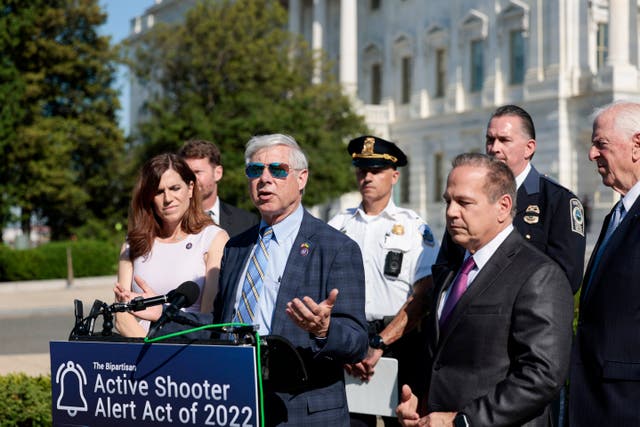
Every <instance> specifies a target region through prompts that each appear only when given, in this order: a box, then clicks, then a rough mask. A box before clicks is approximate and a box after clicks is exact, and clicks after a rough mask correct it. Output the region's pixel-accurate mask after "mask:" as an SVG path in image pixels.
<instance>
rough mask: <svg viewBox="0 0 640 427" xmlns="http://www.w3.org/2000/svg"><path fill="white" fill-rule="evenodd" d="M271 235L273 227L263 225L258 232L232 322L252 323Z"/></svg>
mask: <svg viewBox="0 0 640 427" xmlns="http://www.w3.org/2000/svg"><path fill="white" fill-rule="evenodd" d="M272 237H273V228H271V227H265V228H264V229H263V230H261V232H260V236H259V238H258V243H257V244H256V247H255V249H254V251H253V256H252V257H251V260H250V261H249V266H248V267H247V274H246V276H245V278H244V284H243V285H242V295H241V297H240V301H239V302H238V310H237V311H236V314H235V316H234V318H233V321H234V322H240V323H252V322H253V320H254V319H255V315H256V307H257V306H258V300H259V299H260V293H261V292H262V282H263V280H264V275H265V273H266V271H267V264H268V262H269V252H268V250H269V242H270V241H271V238H272Z"/></svg>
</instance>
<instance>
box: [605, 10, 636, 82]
mask: <svg viewBox="0 0 640 427" xmlns="http://www.w3.org/2000/svg"><path fill="white" fill-rule="evenodd" d="M634 1H635V0H634ZM632 12H633V15H631V14H632ZM635 17H636V15H635V8H632V7H631V0H609V55H608V58H607V67H608V68H609V69H608V70H607V72H606V73H605V74H606V77H607V78H606V80H607V81H610V82H611V88H612V90H613V91H614V92H615V91H626V90H635V89H637V87H638V71H637V69H636V67H634V66H632V65H631V63H630V62H629V46H630V42H629V40H630V39H629V27H630V19H631V18H633V19H636V18H635Z"/></svg>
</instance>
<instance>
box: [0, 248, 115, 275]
mask: <svg viewBox="0 0 640 427" xmlns="http://www.w3.org/2000/svg"><path fill="white" fill-rule="evenodd" d="M68 247H70V248H71V257H72V260H73V274H74V277H93V276H108V275H113V274H116V272H117V268H118V254H119V251H120V248H119V247H118V246H117V245H114V244H113V243H108V242H102V241H96V240H80V241H67V242H51V243H47V244H44V245H41V246H38V247H37V248H33V249H24V250H17V249H12V248H10V247H8V246H4V245H0V282H10V281H15V280H43V279H64V278H66V277H67V248H68Z"/></svg>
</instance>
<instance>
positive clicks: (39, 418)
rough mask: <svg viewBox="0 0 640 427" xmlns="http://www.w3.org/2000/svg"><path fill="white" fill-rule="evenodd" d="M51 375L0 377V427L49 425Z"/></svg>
mask: <svg viewBox="0 0 640 427" xmlns="http://www.w3.org/2000/svg"><path fill="white" fill-rule="evenodd" d="M51 424H52V419H51V377H50V376H49V375H47V376H37V377H30V376H27V375H25V374H9V375H6V376H0V426H3V427H5V426H50V425H51Z"/></svg>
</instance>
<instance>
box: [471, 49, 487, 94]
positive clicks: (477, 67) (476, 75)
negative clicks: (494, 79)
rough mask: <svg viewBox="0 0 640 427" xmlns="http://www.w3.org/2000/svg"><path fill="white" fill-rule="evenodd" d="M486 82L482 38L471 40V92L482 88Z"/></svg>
mask: <svg viewBox="0 0 640 427" xmlns="http://www.w3.org/2000/svg"><path fill="white" fill-rule="evenodd" d="M483 82H484V51H483V49H482V40H472V41H471V88H470V89H471V92H479V91H481V90H482V84H483Z"/></svg>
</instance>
